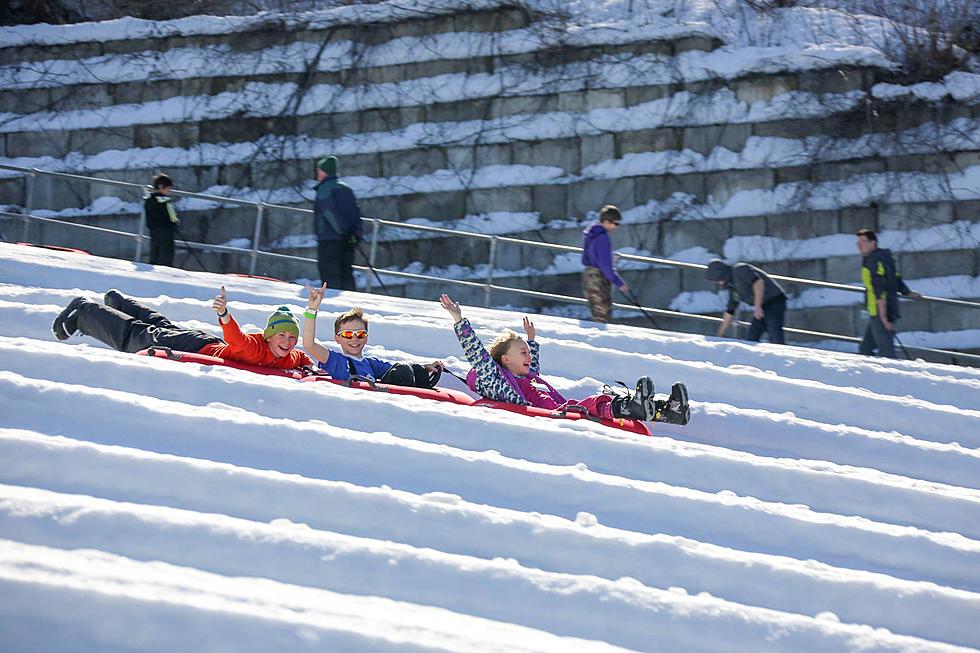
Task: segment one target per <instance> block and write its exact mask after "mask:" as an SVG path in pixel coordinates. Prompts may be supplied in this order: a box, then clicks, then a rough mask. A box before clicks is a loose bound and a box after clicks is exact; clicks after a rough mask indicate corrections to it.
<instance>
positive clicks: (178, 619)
mask: <svg viewBox="0 0 980 653" xmlns="http://www.w3.org/2000/svg"><path fill="white" fill-rule="evenodd" d="M222 284H223V285H225V286H226V287H227V288H228V294H229V297H230V299H231V303H230V307H231V310H232V311H234V313H235V315H236V316H237V318H238V319H239V321H240V322H241V323H242V324H243V326H246V327H248V328H254V327H256V326H257V325H261V324H264V320H265V317H266V316H267V314H268V313H270V312H271V311H272V310H273V309H274V308H275V307H276V306H278V305H280V304H282V303H287V304H290V305H292V306H294V307H295V308H296V310H299V309H300V307H302V306H303V305H305V292H304V291H303V289H302V288H300V287H299V286H295V285H291V284H282V283H273V282H266V281H260V280H253V279H243V278H236V277H226V276H218V275H209V274H203V273H191V272H185V271H181V270H171V269H165V268H158V269H154V268H151V267H148V266H145V265H136V264H132V263H128V262H124V261H119V260H113V259H102V258H97V257H88V256H80V255H73V254H67V253H61V252H54V251H49V250H44V249H37V248H27V247H19V246H15V245H6V244H0V642H3V644H2V646H0V649H2V650H4V651H8V650H9V651H22V650H31V651H59V652H60V651H176V650H213V651H227V650H235V651H271V650H293V651H303V650H316V651H341V650H343V651H395V650H397V651H481V652H484V651H562V652H564V651H613V650H636V651H725V652H731V651H752V652H757V651H842V650H861V651H879V650H887V651H897V650H914V651H940V650H944V651H945V650H957V649H958V648H959V647H962V648H964V649H965V648H974V649H977V648H980V629H978V628H977V626H976V624H977V620H978V618H980V473H978V472H980V399H978V398H980V370H973V369H965V368H954V367H945V366H940V365H931V364H925V363H916V362H907V361H905V362H901V361H879V360H874V359H866V358H859V357H856V356H852V355H848V354H837V353H828V352H819V351H811V350H806V349H797V348H784V347H776V346H770V345H755V346H750V345H747V344H744V343H740V342H735V341H731V340H712V339H704V338H700V337H696V336H683V335H678V334H665V333H662V332H657V331H651V330H644V329H637V328H631V327H623V326H609V327H606V328H597V327H596V326H595V325H593V324H591V323H588V322H580V321H575V320H568V319H562V318H556V317H544V316H538V317H536V318H535V323H536V325H537V329H538V333H539V340H540V342H541V343H542V366H543V370H544V371H545V373H546V374H547V375H548V376H549V378H550V379H552V380H553V381H554V384H555V386H556V387H557V388H558V389H559V390H561V391H562V392H563V393H565V394H569V395H573V396H578V395H584V394H587V393H589V392H592V391H593V390H594V389H595V388H596V387H597V386H599V385H600V384H601V383H602V382H604V381H615V380H619V379H622V380H625V381H627V382H631V381H633V380H634V379H635V378H636V377H637V376H639V375H641V374H650V375H651V376H652V377H653V378H654V380H655V381H656V382H657V383H658V385H659V387H661V388H662V389H665V388H667V387H669V385H670V383H671V382H673V381H675V380H684V381H685V382H686V383H687V384H688V386H689V388H690V392H691V397H692V400H693V404H692V405H693V410H692V422H691V424H690V425H689V426H687V427H683V428H681V427H672V426H665V425H657V427H656V428H655V435H654V437H652V438H642V437H639V436H634V435H629V434H624V433H621V432H617V431H612V430H609V429H606V428H604V427H602V426H600V425H595V424H591V423H571V422H564V421H552V420H545V419H535V418H522V417H520V416H517V415H512V414H509V413H500V412H497V411H491V410H488V409H482V408H472V407H463V406H453V405H448V404H436V403H431V402H426V401H423V400H419V399H414V398H411V397H391V396H387V395H384V394H375V393H367V392H362V391H355V390H348V389H345V388H341V387H337V386H333V385H331V384H300V383H297V382H294V381H291V380H288V379H279V378H272V377H263V376H257V375H253V374H250V373H247V372H241V371H237V370H232V369H219V368H201V367H198V366H196V365H187V364H175V363H171V362H168V361H163V360H151V359H144V358H139V357H136V356H132V355H129V354H122V353H118V352H114V351H111V350H109V349H107V348H105V347H103V346H102V345H100V344H99V343H97V342H96V341H94V340H92V339H89V338H85V337H79V336H75V337H73V338H72V339H70V340H69V341H67V342H64V343H62V342H58V341H56V340H54V338H53V336H52V335H51V333H50V331H49V325H50V322H51V320H52V319H53V318H54V316H55V315H56V314H57V312H58V311H59V310H60V308H61V307H62V306H64V305H65V304H66V303H67V302H68V301H69V300H70V299H71V298H72V297H73V296H75V295H77V294H82V295H85V296H87V297H90V298H93V299H99V298H100V297H101V295H102V294H103V293H104V292H105V291H106V290H108V289H109V288H113V287H115V288H119V289H120V290H122V291H123V292H125V293H127V294H131V295H133V296H135V297H137V298H139V299H141V300H143V301H146V302H147V303H150V304H152V305H154V306H156V307H158V308H160V309H161V310H162V312H164V313H165V314H167V315H169V316H171V317H172V318H174V319H175V320H179V321H181V322H184V323H186V324H189V325H193V326H198V327H201V328H207V329H211V330H215V331H216V326H215V325H214V324H213V323H212V318H213V314H212V313H211V312H210V310H209V308H208V306H207V300H208V299H209V298H210V297H211V296H212V295H213V294H214V292H215V290H216V288H217V287H218V286H220V285H222ZM351 304H359V305H361V306H363V307H364V308H365V309H366V310H367V312H368V313H369V315H370V317H371V343H372V345H371V349H372V351H373V353H375V354H376V355H381V356H383V357H385V358H388V359H390V360H415V359H431V358H442V359H444V360H445V361H447V363H448V364H449V365H450V367H451V368H453V369H455V370H456V371H462V370H463V369H464V364H463V362H462V361H461V359H460V352H459V347H458V344H457V343H456V340H455V337H454V336H453V334H452V330H451V328H450V322H449V319H448V316H446V314H445V313H444V312H443V311H442V310H441V309H440V308H439V307H438V305H437V304H436V303H435V302H419V301H413V300H405V299H390V298H385V297H381V296H377V295H363V294H354V293H334V294H330V295H328V297H327V298H326V299H325V301H324V305H323V307H322V309H321V311H322V313H323V314H324V317H323V318H321V320H320V330H321V335H322V334H323V333H324V329H329V327H328V326H327V325H328V324H329V321H330V320H329V318H328V317H326V316H327V315H328V314H330V313H336V312H340V311H341V310H344V309H346V308H348V307H349V306H350V305H351ZM465 312H466V315H467V316H468V317H470V318H471V320H472V321H473V323H474V325H475V326H476V327H477V329H478V331H479V332H480V333H481V335H483V336H484V337H486V338H489V337H491V336H492V334H495V333H496V332H498V331H500V330H501V329H503V328H505V327H511V328H519V326H520V316H519V315H518V314H514V313H506V312H500V311H488V310H481V309H473V308H468V307H467V308H466V309H465ZM449 381H452V380H451V379H450V380H449ZM449 381H446V382H445V383H446V384H449ZM450 387H458V384H457V385H455V386H452V385H451V386H450Z"/></svg>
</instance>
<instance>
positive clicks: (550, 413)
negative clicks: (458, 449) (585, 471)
mask: <svg viewBox="0 0 980 653" xmlns="http://www.w3.org/2000/svg"><path fill="white" fill-rule="evenodd" d="M473 405H474V406H482V407H483V408H496V409H499V410H507V411H510V412H512V413H517V414H519V415H530V416H531V417H550V418H553V419H569V420H573V421H574V420H579V419H584V420H589V421H591V422H596V423H597V424H602V425H603V426H608V427H609V428H614V429H618V430H620V431H628V432H630V433H636V434H637V435H653V433H652V431H650V427H649V426H647V424H646V422H641V421H639V420H635V419H600V418H598V417H593V416H591V415H589V414H588V413H587V412H586V410H585V408H583V407H582V406H564V407H562V408H556V409H555V410H548V409H546V408H536V407H534V406H522V405H520V404H509V403H507V402H505V401H494V400H492V399H483V398H480V399H476V400H475V401H474V402H473Z"/></svg>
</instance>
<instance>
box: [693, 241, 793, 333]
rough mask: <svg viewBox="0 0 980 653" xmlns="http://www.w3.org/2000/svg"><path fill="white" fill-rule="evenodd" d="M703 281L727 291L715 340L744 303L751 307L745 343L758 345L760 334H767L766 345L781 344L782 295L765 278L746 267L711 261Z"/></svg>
mask: <svg viewBox="0 0 980 653" xmlns="http://www.w3.org/2000/svg"><path fill="white" fill-rule="evenodd" d="M704 278H705V279H707V280H708V281H714V282H715V284H716V285H717V286H718V287H719V288H727V289H728V306H727V307H726V308H725V315H724V317H723V319H722V322H721V326H720V327H718V337H721V336H724V335H725V332H726V331H728V327H729V326H731V324H732V319H733V318H734V316H735V307H736V306H738V303H739V302H740V301H741V302H744V303H746V304H749V305H751V306H752V324H751V325H750V326H749V334H748V336H747V337H746V339H747V340H751V341H753V342H758V341H759V339H760V338H761V337H762V334H763V333H768V334H769V342H773V343H776V344H780V345H782V344H784V343H785V342H786V341H785V338H784V337H783V321H784V319H785V317H786V293H785V292H783V289H782V287H781V286H780V285H779V284H778V283H776V282H775V281H773V280H772V279H771V278H770V277H769V275H768V274H766V273H765V272H763V271H762V270H760V269H759V268H757V267H755V266H754V265H749V264H748V263H736V264H735V265H728V264H727V263H725V262H724V261H722V260H721V259H718V258H715V259H711V261H709V262H708V269H707V270H706V271H705V273H704Z"/></svg>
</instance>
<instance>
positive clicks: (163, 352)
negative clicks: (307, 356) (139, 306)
mask: <svg viewBox="0 0 980 653" xmlns="http://www.w3.org/2000/svg"><path fill="white" fill-rule="evenodd" d="M136 355H137V356H153V357H155V358H165V359H167V360H171V361H178V362H180V363H197V364H199V365H214V366H217V367H232V368H234V369H236V370H245V371H246V372H254V373H255V374H264V375H266V376H284V377H286V378H287V379H296V380H299V379H302V378H303V377H304V376H306V374H305V373H303V372H301V371H299V370H278V369H275V368H274V367H262V366H260V365H249V364H248V363H236V362H235V361H229V360H225V359H224V358H218V357H217V356H206V355H204V354H192V353H191V352H187V351H173V350H171V349H169V348H167V347H149V348H147V349H144V350H142V351H138V352H136Z"/></svg>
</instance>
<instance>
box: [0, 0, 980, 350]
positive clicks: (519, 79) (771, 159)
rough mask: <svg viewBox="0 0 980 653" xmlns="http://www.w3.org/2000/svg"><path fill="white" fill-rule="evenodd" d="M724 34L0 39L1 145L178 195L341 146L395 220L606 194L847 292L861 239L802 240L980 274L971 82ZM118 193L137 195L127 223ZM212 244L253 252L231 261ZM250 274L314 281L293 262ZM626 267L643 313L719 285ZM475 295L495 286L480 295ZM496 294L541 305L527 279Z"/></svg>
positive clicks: (285, 170) (508, 30)
mask: <svg viewBox="0 0 980 653" xmlns="http://www.w3.org/2000/svg"><path fill="white" fill-rule="evenodd" d="M204 31H206V30H204ZM161 32H162V33H165V32H166V29H162V30H161ZM721 45H722V44H721V43H719V42H718V41H717V40H716V39H713V38H712V37H710V36H709V35H707V34H704V33H701V32H700V31H699V30H698V29H697V28H691V29H674V30H671V31H669V32H665V33H664V34H663V35H661V36H660V37H659V38H658V37H656V35H654V37H653V38H649V37H646V38H643V39H637V40H634V41H627V42H622V41H615V42H613V41H612V40H611V39H608V38H605V37H604V36H603V35H602V34H599V33H597V34H593V35H573V34H570V33H567V32H564V31H563V30H562V26H561V25H560V23H556V22H555V21H554V17H548V16H539V15H533V14H531V13H529V12H527V11H526V10H524V9H522V8H520V7H516V6H508V5H507V4H505V3H502V4H500V5H499V6H497V7H494V8H491V9H489V10H484V11H462V12H458V13H453V12H451V11H447V12H445V13H441V14H433V15H426V16H404V15H403V16H395V17H394V18H392V17H391V16H388V17H384V16H381V17H380V18H379V17H377V16H375V17H374V18H372V19H370V20H365V19H363V18H357V17H353V18H352V17H350V16H349V15H348V16H347V17H346V18H345V19H344V20H336V21H330V20H320V21H319V22H316V23H313V22H311V23H306V24H302V23H296V22H292V23H286V22H282V21H280V22H276V21H274V20H270V21H267V22H265V23H259V24H255V25H252V26H250V27H249V28H248V29H247V30H245V31H231V32H227V31H226V32H223V33H195V34H187V33H178V34H171V35H168V36H166V37H163V36H162V35H161V34H160V33H158V34H155V35H153V36H152V37H151V36H144V37H142V38H129V39H122V40H112V39H108V40H103V41H82V42H73V43H70V44H64V45H52V44H50V43H46V44H37V45H25V46H22V47H10V48H3V49H0V65H2V66H3V67H2V69H0V80H2V81H3V85H4V87H5V88H6V89H7V90H6V91H5V92H4V93H3V94H0V111H4V112H6V113H5V114H4V116H3V119H2V120H0V135H2V139H0V156H2V157H4V158H5V160H6V161H8V162H12V163H20V164H31V165H37V166H38V167H42V168H43V167H56V168H62V169H70V170H73V171H82V172H85V173H87V174H93V175H96V176H105V177H109V178H113V179H120V180H125V181H132V182H138V183H143V182H146V181H147V180H148V179H149V177H150V176H151V175H152V173H153V172H154V171H155V170H157V169H161V168H162V169H165V170H166V171H167V172H168V173H169V174H170V175H171V176H173V177H174V178H175V179H176V181H177V183H178V186H179V187H181V188H184V189H187V190H195V191H204V192H212V193H219V194H237V195H240V196H243V197H248V198H253V199H262V200H264V201H269V202H274V203H281V204H289V205H295V206H304V207H307V206H309V197H310V193H311V186H312V182H311V180H310V178H311V176H312V161H313V160H314V159H316V158H317V157H319V156H322V155H323V154H326V153H335V154H338V155H339V156H340V158H341V166H342V174H343V176H344V177H345V178H346V179H347V180H348V181H349V182H350V183H351V185H352V186H354V187H355V188H356V189H357V190H358V195H359V198H360V201H361V206H362V209H363V210H364V212H365V214H367V215H372V216H379V217H384V218H387V219H393V220H402V221H416V222H424V223H431V224H439V225H443V226H449V227H462V228H467V229H471V230H472V229H477V230H484V231H487V232H491V233H501V234H512V235H516V236H518V237H523V238H528V239H531V240H547V241H549V242H558V243H564V244H578V240H579V233H580V231H581V228H582V224H583V223H584V221H586V220H587V218H588V216H589V213H590V212H592V211H595V210H596V209H598V208H599V207H600V206H602V205H603V204H606V203H614V204H618V205H619V206H620V207H622V208H623V209H624V210H626V215H627V219H626V224H624V226H623V227H622V228H621V230H620V231H619V232H618V233H617V236H616V245H617V246H630V247H632V248H634V250H635V251H638V252H640V253H648V254H652V255H657V256H675V255H680V256H686V257H691V256H695V258H696V257H697V256H701V257H703V256H705V255H706V253H711V254H717V255H723V256H726V257H729V258H740V259H743V260H752V261H757V262H759V263H760V264H761V265H762V266H763V267H765V268H766V269H768V270H770V271H772V272H776V273H784V274H792V275H796V276H807V277H814V278H820V279H827V280H830V281H840V282H849V283H850V282H855V281H856V280H857V265H858V263H857V260H856V252H853V254H854V255H853V256H852V255H851V254H852V252H850V251H847V252H845V251H842V250H841V248H840V247H837V248H836V249H834V248H833V247H831V248H830V250H824V251H830V255H821V256H819V257H818V258H815V257H812V256H810V257H807V255H806V251H807V249H808V247H807V245H806V243H807V242H812V240H813V239H815V238H821V237H831V236H833V235H835V234H852V233H853V232H854V231H855V230H856V229H857V228H861V227H870V228H874V229H877V230H878V231H879V232H881V233H883V234H885V235H888V236H891V237H893V238H894V239H895V240H896V242H894V243H889V242H884V243H883V244H884V245H888V246H891V247H893V248H895V250H896V252H897V254H898V259H899V263H900V266H901V268H902V270H903V273H904V275H905V276H906V278H908V279H911V280H914V279H918V278H927V277H928V278H934V277H943V276H948V275H966V276H970V277H977V276H978V275H980V261H978V256H977V250H976V242H977V241H976V239H977V232H976V229H975V228H974V225H975V224H976V223H977V222H978V220H977V206H978V202H977V201H973V200H970V199H969V195H970V193H969V192H966V193H964V192H962V189H963V187H969V186H970V185H971V184H973V185H975V183H974V182H975V180H977V179H978V178H980V173H978V170H980V146H978V138H977V134H978V133H980V130H978V128H977V125H978V124H980V97H975V96H969V97H960V96H956V94H955V93H945V94H936V93H933V94H932V95H929V96H924V97H925V99H923V98H922V97H919V96H921V95H922V94H919V96H917V95H916V93H914V92H913V91H912V90H910V91H909V92H907V93H902V92H895V91H894V90H892V91H889V92H883V91H882V90H881V89H883V88H884V89H889V88H892V87H886V86H882V82H887V81H889V75H890V74H891V73H889V72H888V71H884V70H879V69H874V68H869V67H861V66H854V65H852V66H842V65H839V64H838V65H832V66H831V65H815V64H813V63H812V62H807V63H805V64H803V63H800V62H796V61H783V62H777V63H773V62H772V61H769V60H766V59H765V58H763V57H760V59H759V61H758V62H755V63H753V64H751V65H748V66H747V67H745V68H743V70H742V71H740V72H739V73H738V74H734V75H733V74H732V73H730V72H728V71H727V68H726V66H725V57H726V54H725V53H724V52H723V51H721V50H719V49H718V48H719V47H720V46H721ZM949 87H950V88H954V85H953V84H952V83H950V84H949ZM46 164H47V165H46ZM106 196H115V197H119V198H120V199H122V200H123V201H124V204H123V205H121V206H116V207H115V208H113V209H111V210H112V211H114V212H115V214H113V215H107V214H106V211H105V210H104V209H103V207H105V206H106V205H107V204H108V202H107V201H106V200H105V198H106ZM0 198H2V199H0V204H21V205H22V204H24V202H25V198H24V181H23V179H17V178H14V179H11V178H0ZM32 199H33V206H34V207H35V208H38V207H40V208H46V209H50V210H53V211H57V212H60V214H59V215H66V214H67V213H69V212H70V211H71V210H72V209H78V208H86V207H87V215H85V216H82V217H79V218H77V219H80V220H85V221H86V222H91V223H95V224H100V225H106V226H117V227H118V226H126V225H127V224H128V225H132V224H133V223H134V222H135V221H136V219H137V216H136V212H137V211H138V198H137V197H136V196H135V195H134V194H133V193H132V192H131V191H124V190H118V189H113V188H111V187H89V186H87V185H83V184H78V183H66V182H64V181H62V180H51V179H47V178H38V179H37V182H36V187H35V189H34V197H33V198H32ZM182 208H183V210H182V216H183V218H184V225H183V230H184V232H185V234H186V235H187V236H188V237H191V238H195V239H201V240H204V241H206V242H213V243H225V242H229V241H236V242H241V241H243V240H250V239H251V238H252V234H253V224H254V212H253V211H251V210H243V209H238V208H234V207H217V206H214V205H197V206H196V207H195V205H192V204H187V203H185V204H184V206H183V207H182ZM936 225H943V226H950V227H951V229H950V230H949V234H950V237H949V238H948V239H947V241H948V242H947V243H946V244H945V245H943V244H940V245H939V246H932V247H929V248H922V247H919V246H918V245H917V239H918V238H920V237H921V234H922V233H924V230H928V229H929V228H930V227H934V226H936ZM311 231H312V230H311V226H310V221H309V218H308V217H306V216H303V215H295V214H289V213H286V212H276V211H271V212H270V213H269V215H268V219H267V220H266V223H265V226H264V229H263V232H262V235H261V237H262V242H263V243H270V244H273V245H277V246H278V247H277V249H278V251H282V252H287V253H296V254H300V255H306V256H314V249H313V244H314V243H313V241H312V236H311ZM68 233H69V232H68V231H67V230H66V229H65V228H62V227H45V228H44V229H43V230H42V231H41V233H40V234H38V235H39V237H42V238H44V239H50V240H52V241H58V240H65V239H70V240H71V242H72V243H73V244H75V245H76V246H83V247H86V248H89V249H92V250H93V251H97V252H99V253H105V254H110V255H117V256H126V257H128V256H131V254H132V243H131V242H130V241H129V240H127V239H124V238H111V237H105V236H101V235H100V236H91V235H84V234H82V235H79V234H78V233H77V232H71V235H70V236H69V235H68ZM381 237H382V239H383V241H382V245H381V247H380V248H379V253H380V257H379V261H378V263H379V265H380V266H382V267H393V268H398V269H406V268H408V269H420V270H422V271H430V272H431V271H435V272H437V273H438V274H441V275H442V276H445V274H446V268H447V267H448V266H456V267H455V268H454V269H453V274H455V275H457V276H464V277H466V276H470V277H475V278H481V279H482V278H484V277H485V270H483V269H482V268H481V267H480V266H481V265H483V264H485V263H486V262H487V255H488V245H487V243H486V242H485V241H474V242H468V243H466V244H460V243H459V242H458V241H456V240H451V239H443V238H435V239H434V238H411V237H408V236H407V235H406V234H405V233H394V232H392V231H387V230H386V231H383V232H382V233H381ZM757 237H761V239H758V240H752V239H753V238H757ZM794 243H799V247H798V249H799V250H800V253H799V254H795V253H794V252H793V248H794ZM947 245H948V246H947ZM920 250H924V251H920ZM692 252H693V253H692ZM206 260H207V262H208V265H209V267H212V266H213V267H215V268H219V269H226V270H230V271H234V270H239V271H240V270H242V269H244V268H245V267H246V266H247V261H246V260H245V259H244V258H243V257H240V256H234V255H227V254H223V255H217V254H215V255H210V256H209V257H208V258H207V259H206ZM186 263H187V264H188V265H193V262H192V261H187V262H186ZM494 267H496V268H499V269H500V270H501V271H502V274H503V275H504V276H505V277H509V278H506V279H505V280H503V281H502V283H507V284H510V285H515V286H520V287H528V288H532V289H537V290H549V291H556V292H562V293H565V294H577V293H578V280H577V275H576V274H575V273H574V272H570V271H569V270H568V267H569V261H568V260H567V257H565V259H561V258H559V259H556V258H555V257H554V256H552V255H550V254H547V253H546V252H544V251H542V250H531V249H522V248H515V247H500V248H498V255H497V258H496V259H495V261H494ZM508 271H509V272H508ZM259 272H260V273H262V274H268V275H272V276H279V277H286V278H297V277H313V276H315V270H314V269H313V268H312V267H311V266H308V265H298V264H289V263H284V262H265V263H263V264H262V268H261V269H260V270H259ZM625 275H626V278H627V279H628V280H629V281H630V282H631V284H632V285H633V287H634V288H636V289H638V290H639V294H640V298H641V300H642V301H643V302H644V303H646V304H650V305H655V306H667V305H669V304H670V303H671V302H672V301H676V300H677V298H678V297H682V296H684V294H685V293H697V292H703V291H705V290H707V289H708V288H707V286H706V284H705V282H704V281H703V280H702V279H700V278H697V275H694V274H690V273H681V272H679V271H676V270H663V269H651V268H647V269H636V270H632V269H631V270H628V271H626V272H625ZM913 285H914V284H913ZM391 288H392V289H393V291H395V292H404V293H405V294H408V295H412V296H423V297H430V296H432V294H433V293H435V292H437V290H438V289H437V288H434V287H429V286H427V285H424V284H417V285H413V286H401V285H398V284H391ZM463 297H464V300H467V301H470V302H474V301H478V300H482V295H480V293H479V292H478V291H474V292H473V294H472V296H468V295H467V294H466V293H465V292H463ZM497 301H498V302H500V303H508V304H519V305H533V304H532V302H530V301H529V300H525V299H521V298H519V297H516V296H513V295H511V296H501V297H499V298H497ZM858 314H859V306H857V304H856V303H855V304H852V305H847V306H830V307H824V308H819V309H816V308H815V309H809V310H807V311H805V312H804V311H798V312H795V313H794V315H793V317H791V318H790V321H791V322H794V321H799V322H801V323H804V324H806V325H808V326H810V327H811V328H826V329H827V330H831V331H840V330H841V328H840V325H844V324H847V325H856V324H857V323H858V322H859V317H858ZM907 314H908V317H907V319H906V328H920V325H921V328H923V329H929V330H949V329H962V328H978V326H980V325H978V324H977V323H976V322H975V317H974V316H970V317H963V312H962V311H952V312H950V311H947V310H945V309H936V308H935V307H915V309H914V310H911V311H907ZM913 325H915V326H913ZM835 326H836V327H837V328H833V327H835ZM691 328H692V325H691V324H687V325H686V327H685V330H690V329H691ZM845 330H847V329H845Z"/></svg>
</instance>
